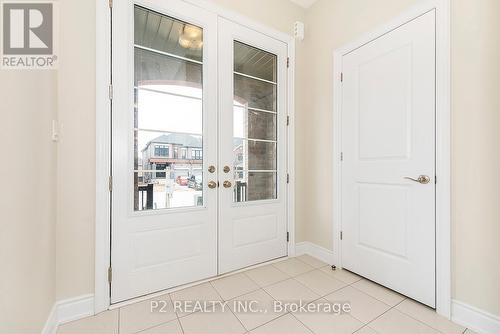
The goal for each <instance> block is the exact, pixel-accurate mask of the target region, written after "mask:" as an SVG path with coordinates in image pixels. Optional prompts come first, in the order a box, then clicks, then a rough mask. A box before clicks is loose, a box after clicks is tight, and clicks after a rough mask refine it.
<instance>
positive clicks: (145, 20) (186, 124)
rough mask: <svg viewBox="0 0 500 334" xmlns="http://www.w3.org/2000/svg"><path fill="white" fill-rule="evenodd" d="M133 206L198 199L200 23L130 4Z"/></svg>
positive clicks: (194, 203) (147, 207)
mask: <svg viewBox="0 0 500 334" xmlns="http://www.w3.org/2000/svg"><path fill="white" fill-rule="evenodd" d="M134 68H135V71H134V74H135V75H134V99H135V103H134V143H133V145H134V210H135V211H143V210H159V209H170V208H178V207H191V206H200V205H203V158H202V156H203V104H202V98H203V90H202V85H203V83H202V77H203V76H202V73H203V29H202V28H201V27H198V26H196V25H192V24H188V23H186V22H183V21H180V20H177V19H174V18H171V17H169V16H166V15H162V14H159V13H157V12H154V11H152V10H149V9H146V8H143V7H140V6H135V8H134Z"/></svg>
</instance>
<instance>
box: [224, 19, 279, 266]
mask: <svg viewBox="0 0 500 334" xmlns="http://www.w3.org/2000/svg"><path fill="white" fill-rule="evenodd" d="M286 56H287V46H286V44H285V43H283V42H281V41H278V40H275V39H273V38H271V37H269V36H267V35H264V34H262V33H259V32H256V31H255V30H252V29H248V28H246V27H243V26H241V25H238V24H237V23H234V22H230V21H227V20H224V19H219V71H220V73H219V75H220V77H219V89H220V90H221V91H220V93H219V97H220V106H221V108H220V111H219V112H220V115H219V116H220V123H219V138H220V144H219V147H220V149H219V166H220V167H221V168H223V170H222V172H223V173H220V174H219V179H220V182H221V187H220V188H219V272H220V273H224V272H227V271H231V270H235V269H239V268H242V267H244V266H248V265H252V264H256V263H260V262H264V261H269V260H271V259H274V258H277V257H281V256H285V255H286V252H287V248H286V191H285V190H286V78H287V73H286V72H287V69H286Z"/></svg>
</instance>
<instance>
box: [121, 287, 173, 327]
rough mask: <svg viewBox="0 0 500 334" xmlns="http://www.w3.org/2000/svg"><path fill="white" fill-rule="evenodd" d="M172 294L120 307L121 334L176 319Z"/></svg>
mask: <svg viewBox="0 0 500 334" xmlns="http://www.w3.org/2000/svg"><path fill="white" fill-rule="evenodd" d="M176 318H177V316H176V315H175V312H174V309H173V306H172V301H171V300H170V296H169V295H168V294H167V295H163V296H159V297H156V298H151V299H148V300H144V301H142V302H138V303H134V304H130V305H127V306H123V307H121V308H120V334H132V333H136V332H139V331H142V330H144V329H147V328H151V327H155V326H158V325H160V324H163V323H165V322H168V321H171V320H173V319H176Z"/></svg>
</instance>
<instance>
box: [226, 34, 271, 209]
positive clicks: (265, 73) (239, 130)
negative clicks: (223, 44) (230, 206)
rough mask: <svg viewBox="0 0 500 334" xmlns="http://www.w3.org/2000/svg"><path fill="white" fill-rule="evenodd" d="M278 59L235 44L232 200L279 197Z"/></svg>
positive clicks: (249, 47)
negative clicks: (233, 175) (277, 188)
mask: <svg viewBox="0 0 500 334" xmlns="http://www.w3.org/2000/svg"><path fill="white" fill-rule="evenodd" d="M276 70H277V57H276V55H274V54H272V53H269V52H266V51H263V50H260V49H257V48H254V47H252V46H249V45H246V44H243V43H240V42H237V41H235V42H234V108H233V169H234V172H235V187H234V196H233V200H234V201H235V202H246V201H256V200H266V199H275V198H276V196H277V191H276V187H277V171H276V170H277V112H276V110H277V96H276V92H277V91H276Z"/></svg>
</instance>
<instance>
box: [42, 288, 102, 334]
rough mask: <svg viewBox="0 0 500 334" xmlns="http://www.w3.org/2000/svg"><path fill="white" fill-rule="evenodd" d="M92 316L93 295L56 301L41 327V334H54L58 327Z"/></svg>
mask: <svg viewBox="0 0 500 334" xmlns="http://www.w3.org/2000/svg"><path fill="white" fill-rule="evenodd" d="M93 314H94V295H92V294H89V295H82V296H78V297H75V298H69V299H64V300H60V301H57V302H56V303H55V304H54V306H53V307H52V310H51V311H50V314H49V317H48V319H47V321H46V323H45V326H44V327H43V330H42V334H55V333H56V331H57V328H58V327H59V325H62V324H64V323H66V322H70V321H73V320H78V319H81V318H85V317H88V316H91V315H93Z"/></svg>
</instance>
